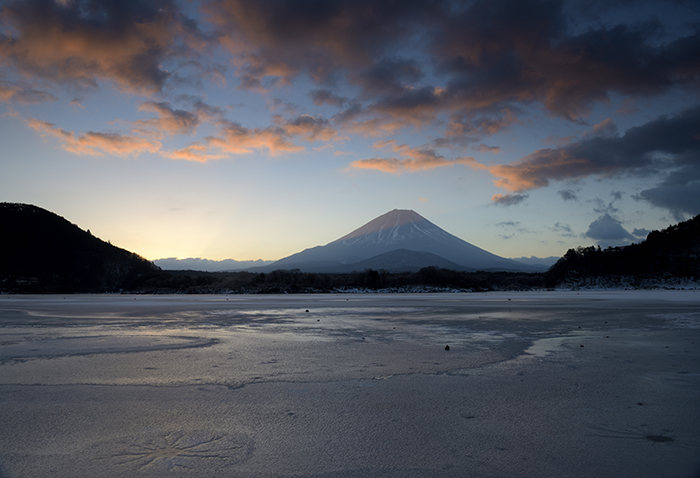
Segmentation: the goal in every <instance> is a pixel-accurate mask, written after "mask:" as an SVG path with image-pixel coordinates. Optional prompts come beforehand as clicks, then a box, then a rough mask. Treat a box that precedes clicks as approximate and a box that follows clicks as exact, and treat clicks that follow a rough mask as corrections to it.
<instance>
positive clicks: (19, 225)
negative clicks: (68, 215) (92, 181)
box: [0, 203, 159, 293]
mask: <svg viewBox="0 0 700 478" xmlns="http://www.w3.org/2000/svg"><path fill="white" fill-rule="evenodd" d="M158 270H159V268H158V267H157V266H155V265H153V264H152V263H151V262H149V261H147V260H146V259H144V258H142V257H140V256H138V255H137V254H134V253H132V252H129V251H126V250H124V249H120V248H118V247H115V246H113V245H111V244H109V243H107V242H104V241H103V240H101V239H99V238H97V237H95V236H93V235H92V234H90V233H89V232H86V231H83V230H82V229H80V228H79V227H78V226H76V225H74V224H71V223H70V222H68V221H67V220H65V219H64V218H62V217H60V216H58V215H56V214H54V213H52V212H49V211H47V210H45V209H42V208H39V207H36V206H32V205H28V204H13V203H0V290H2V291H6V292H37V293H52V292H101V291H114V290H119V289H122V288H129V287H131V286H132V285H133V284H134V283H135V281H137V280H139V279H142V278H143V277H144V276H146V275H148V274H152V273H154V272H156V271H158Z"/></svg>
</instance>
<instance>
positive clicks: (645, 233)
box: [632, 227, 651, 237]
mask: <svg viewBox="0 0 700 478" xmlns="http://www.w3.org/2000/svg"><path fill="white" fill-rule="evenodd" d="M650 232H651V231H650V230H649V229H638V228H636V227H635V228H634V230H633V231H632V235H633V236H635V237H647V236H648V235H649V233H650Z"/></svg>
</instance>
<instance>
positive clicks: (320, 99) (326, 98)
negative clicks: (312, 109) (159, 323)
mask: <svg viewBox="0 0 700 478" xmlns="http://www.w3.org/2000/svg"><path fill="white" fill-rule="evenodd" d="M309 94H310V95H311V99H312V100H313V102H314V104H315V105H323V104H328V105H333V106H337V107H338V108H342V107H343V106H344V105H345V103H347V102H348V99H347V98H344V97H342V96H338V95H336V94H334V93H332V92H331V91H329V90H325V89H318V90H312V91H311V92H310V93H309Z"/></svg>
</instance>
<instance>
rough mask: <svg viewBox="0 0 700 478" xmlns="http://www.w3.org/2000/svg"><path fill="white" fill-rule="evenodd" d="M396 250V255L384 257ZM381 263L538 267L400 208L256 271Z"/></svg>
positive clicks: (391, 266) (395, 267) (394, 267)
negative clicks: (506, 256)
mask: <svg viewBox="0 0 700 478" xmlns="http://www.w3.org/2000/svg"><path fill="white" fill-rule="evenodd" d="M397 251H403V252H400V253H398V252H397ZM392 252H393V253H394V254H393V255H392V256H389V257H383V258H382V257H380V256H382V255H384V254H387V253H392ZM425 254H430V256H426V255H425ZM381 264H384V265H386V267H381V266H380V267H379V268H384V269H386V270H388V271H390V272H396V271H405V270H418V269H420V268H422V267H427V266H435V267H443V268H455V269H458V270H460V269H461V270H509V271H527V272H534V271H539V270H540V269H538V268H536V267H532V266H528V265H526V264H521V263H519V262H517V261H514V260H512V259H506V258H503V257H499V256H497V255H495V254H492V253H490V252H488V251H485V250H483V249H480V248H478V247H476V246H474V245H472V244H470V243H468V242H466V241H464V240H462V239H460V238H458V237H456V236H453V235H452V234H450V233H448V232H446V231H444V230H443V229H441V228H439V227H438V226H436V225H435V224H433V223H432V222H430V221H428V220H427V219H425V218H424V217H422V216H421V215H419V214H417V213H416V212H414V211H411V210H402V209H394V210H393V211H390V212H388V213H386V214H384V215H382V216H379V217H377V218H375V219H373V220H372V221H370V222H368V223H367V224H365V225H364V226H362V227H360V228H358V229H355V230H354V231H352V232H351V233H349V234H347V235H345V236H343V237H341V238H340V239H337V240H335V241H333V242H330V243H328V244H326V245H325V246H317V247H313V248H310V249H305V250H303V251H301V252H298V253H296V254H292V255H291V256H288V257H285V258H283V259H280V260H279V261H277V262H275V263H273V264H271V265H269V266H266V267H263V268H256V269H255V270H258V271H264V270H268V271H272V270H275V269H300V270H302V271H304V272H345V271H352V270H364V269H366V268H377V267H378V266H379V265H381Z"/></svg>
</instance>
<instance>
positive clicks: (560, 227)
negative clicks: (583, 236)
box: [552, 222, 576, 237]
mask: <svg viewBox="0 0 700 478" xmlns="http://www.w3.org/2000/svg"><path fill="white" fill-rule="evenodd" d="M552 230H553V231H554V232H556V233H557V234H559V235H560V236H564V237H576V234H574V231H573V229H571V226H570V225H568V224H562V223H560V222H557V223H555V224H554V227H552Z"/></svg>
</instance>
